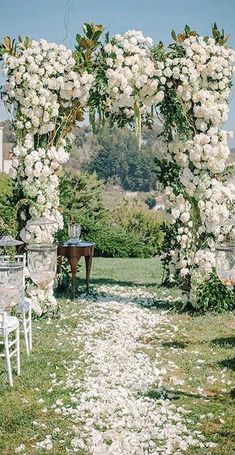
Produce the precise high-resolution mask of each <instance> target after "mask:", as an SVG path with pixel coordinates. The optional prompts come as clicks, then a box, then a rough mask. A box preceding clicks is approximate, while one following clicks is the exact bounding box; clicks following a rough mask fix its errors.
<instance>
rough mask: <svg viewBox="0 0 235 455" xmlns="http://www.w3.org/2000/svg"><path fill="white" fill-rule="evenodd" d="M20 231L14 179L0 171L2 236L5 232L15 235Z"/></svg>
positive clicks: (0, 230)
mask: <svg viewBox="0 0 235 455" xmlns="http://www.w3.org/2000/svg"><path fill="white" fill-rule="evenodd" d="M17 231H18V224H17V209H16V204H14V202H13V181H12V178H11V177H10V176H9V175H7V174H4V173H0V237H1V236H2V235H5V234H12V235H13V236H15V235H16V234H17Z"/></svg>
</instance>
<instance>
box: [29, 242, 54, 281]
mask: <svg viewBox="0 0 235 455" xmlns="http://www.w3.org/2000/svg"><path fill="white" fill-rule="evenodd" d="M27 257H28V271H29V276H30V278H31V279H32V280H33V282H34V283H35V284H36V285H37V286H38V287H39V288H40V289H46V288H47V287H48V286H49V284H50V283H51V282H52V281H53V279H54V278H55V275H56V268H57V245H54V244H53V245H48V244H46V245H43V244H31V245H28V247H27Z"/></svg>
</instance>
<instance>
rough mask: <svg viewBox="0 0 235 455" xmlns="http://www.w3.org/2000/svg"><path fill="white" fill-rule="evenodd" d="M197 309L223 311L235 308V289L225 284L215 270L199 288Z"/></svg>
mask: <svg viewBox="0 0 235 455" xmlns="http://www.w3.org/2000/svg"><path fill="white" fill-rule="evenodd" d="M196 309H197V310H199V311H201V312H205V311H216V312H219V313H222V312H223V311H229V310H234V309H235V289H234V288H232V289H229V288H228V287H227V286H224V285H223V284H222V283H221V281H220V280H219V279H218V277H217V275H216V273H215V272H214V273H213V274H212V275H211V277H210V279H209V280H208V281H205V282H204V283H203V284H201V286H199V288H198V290H197V306H196Z"/></svg>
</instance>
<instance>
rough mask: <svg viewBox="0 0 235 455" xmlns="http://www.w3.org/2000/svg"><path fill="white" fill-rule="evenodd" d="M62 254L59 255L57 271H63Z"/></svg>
mask: <svg viewBox="0 0 235 455" xmlns="http://www.w3.org/2000/svg"><path fill="white" fill-rule="evenodd" d="M61 264H62V256H57V273H61Z"/></svg>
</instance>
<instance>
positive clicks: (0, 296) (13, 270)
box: [0, 260, 24, 310]
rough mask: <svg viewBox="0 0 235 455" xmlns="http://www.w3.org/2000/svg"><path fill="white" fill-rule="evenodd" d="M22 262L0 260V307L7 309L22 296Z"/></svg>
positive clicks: (14, 304) (17, 302)
mask: <svg viewBox="0 0 235 455" xmlns="http://www.w3.org/2000/svg"><path fill="white" fill-rule="evenodd" d="M23 274H24V264H23V262H17V261H11V260H9V261H2V262H0V307H1V309H4V310H8V309H11V308H12V307H14V306H16V305H18V304H19V303H20V302H21V300H22V298H23V292H24V289H23V283H24V275H23Z"/></svg>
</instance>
